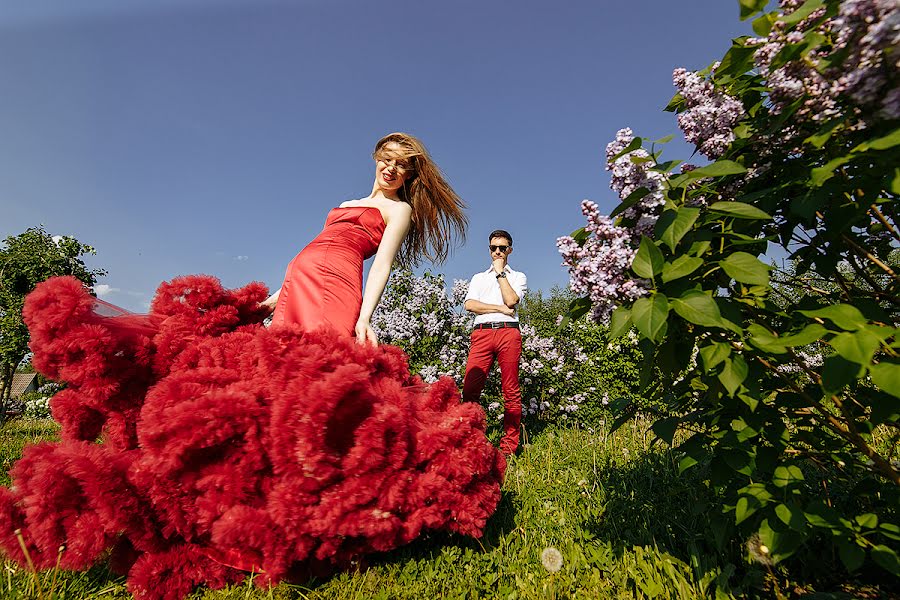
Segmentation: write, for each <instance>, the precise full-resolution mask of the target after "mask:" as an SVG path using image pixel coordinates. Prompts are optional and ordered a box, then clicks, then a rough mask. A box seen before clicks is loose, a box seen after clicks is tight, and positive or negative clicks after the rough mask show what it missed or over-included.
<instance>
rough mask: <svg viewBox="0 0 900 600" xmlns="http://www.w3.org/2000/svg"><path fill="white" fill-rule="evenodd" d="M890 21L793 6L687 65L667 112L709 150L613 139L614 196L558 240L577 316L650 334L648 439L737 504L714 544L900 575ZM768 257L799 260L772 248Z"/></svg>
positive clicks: (896, 175) (750, 5)
mask: <svg viewBox="0 0 900 600" xmlns="http://www.w3.org/2000/svg"><path fill="white" fill-rule="evenodd" d="M765 4H766V2H765V1H763V0H741V1H740V5H741V11H742V15H743V16H744V17H745V18H749V17H750V16H753V15H756V14H758V13H759V12H760V11H761V9H762V8H763V7H764V6H765ZM898 20H900V6H898V5H897V3H896V2H884V1H880V0H856V1H852V2H851V1H847V2H838V1H837V0H807V1H806V2H800V1H799V0H782V1H781V3H780V7H779V8H777V9H776V10H775V11H773V12H771V13H767V14H762V15H761V16H759V17H758V18H756V19H755V20H754V21H753V28H754V31H755V32H756V33H757V35H758V36H760V37H757V38H750V37H743V38H738V39H736V40H735V41H734V44H733V46H732V47H731V49H730V50H729V51H728V52H727V53H726V54H725V56H724V57H723V58H722V60H721V61H718V62H716V63H714V64H713V65H711V66H710V67H709V68H707V69H705V70H703V71H700V72H697V73H691V72H688V71H685V70H683V69H677V70H676V71H675V73H674V76H673V80H674V82H675V85H676V86H677V87H678V89H679V92H678V93H677V94H676V95H675V97H674V98H673V99H672V101H671V102H670V104H669V106H668V107H667V108H668V110H672V111H674V112H676V113H677V114H678V124H679V126H680V127H681V129H682V130H683V132H684V134H685V137H686V138H687V139H688V141H690V142H692V143H694V144H696V145H697V151H698V152H699V153H701V154H703V155H704V156H706V157H707V158H709V159H711V160H712V161H713V162H712V163H711V164H708V165H705V166H700V167H697V166H694V165H684V164H681V162H680V161H677V160H670V161H665V162H664V161H662V160H661V159H660V156H661V152H660V150H659V146H660V144H661V143H664V142H665V140H659V141H657V142H653V143H645V142H644V140H642V139H641V138H639V137H635V136H634V134H633V133H632V132H631V130H629V129H623V130H620V131H619V133H618V134H617V136H616V140H614V141H613V142H612V143H610V144H609V146H608V147H607V159H608V169H609V170H611V171H612V188H613V189H614V190H615V191H616V192H617V193H618V195H619V197H620V199H621V203H620V204H619V206H618V207H617V208H616V209H615V210H614V211H613V213H612V215H611V217H605V216H603V215H600V214H599V212H598V210H597V206H596V205H595V204H593V203H591V202H585V203H584V204H583V205H582V208H583V212H584V214H585V216H586V218H587V226H586V227H585V228H584V229H582V230H580V231H579V232H576V234H574V235H572V236H564V237H563V238H560V240H559V247H560V251H561V252H562V254H563V257H564V260H565V261H566V263H567V264H568V265H569V267H570V273H571V276H572V286H573V289H575V290H576V291H577V292H578V293H579V294H580V295H582V296H583V298H582V299H581V300H579V301H576V302H575V303H573V305H572V312H573V314H575V315H577V314H583V313H585V312H587V311H592V313H593V315H594V316H595V317H597V318H609V319H610V327H611V331H612V334H613V335H621V334H623V333H625V332H626V331H628V330H629V329H630V328H631V327H632V326H633V327H635V328H636V329H637V331H638V333H639V335H640V338H641V341H640V347H641V349H642V351H643V354H644V362H643V366H642V381H643V384H644V390H645V394H646V395H647V396H648V397H649V398H652V399H653V400H654V401H656V402H657V403H659V405H660V406H662V407H665V414H659V415H658V417H657V419H656V421H655V423H654V425H653V431H654V432H655V433H656V435H657V436H658V437H659V438H660V439H663V440H665V441H666V442H668V443H673V444H675V443H677V445H678V448H679V450H680V451H681V454H682V457H681V463H680V464H681V469H682V470H685V469H690V468H692V467H693V468H696V467H697V465H701V466H703V467H704V468H706V469H708V472H709V485H711V486H713V487H715V488H717V490H718V491H719V492H722V493H723V494H724V497H725V498H726V500H725V503H724V505H723V506H722V507H721V508H722V510H723V514H724V517H727V518H724V517H722V516H719V517H714V518H712V519H711V526H712V527H713V528H715V529H716V531H717V538H718V539H721V540H725V539H728V538H729V537H730V535H731V534H735V535H738V536H743V537H744V539H753V540H758V541H759V542H760V543H759V544H757V545H758V546H759V547H760V548H765V552H764V554H765V555H766V560H768V561H771V562H772V563H775V564H777V563H778V562H780V561H782V560H785V559H788V558H789V557H791V556H792V555H794V554H795V553H803V552H804V551H807V550H806V549H807V548H813V547H815V544H816V543H817V542H818V541H820V540H827V541H828V543H829V544H830V545H831V546H832V549H833V550H834V552H827V553H825V556H826V557H827V556H831V555H834V554H836V555H837V556H838V557H839V558H840V560H841V562H842V563H843V565H844V567H845V568H846V570H847V571H851V572H852V571H856V570H858V569H861V568H863V566H864V564H865V563H867V561H871V562H872V563H873V564H875V565H878V566H879V567H881V568H882V569H884V570H885V571H887V572H889V573H891V574H893V575H895V576H896V575H900V560H898V556H897V548H898V541H900V528H898V526H897V525H896V524H897V523H898V521H900V515H898V514H897V508H898V507H900V493H898V492H900V463H898V461H897V460H896V452H897V448H898V439H900V434H898V419H900V359H898V350H900V336H898V331H900V329H898V328H897V326H898V325H900V268H898V266H900V260H898V258H900V257H898V251H897V249H896V248H897V245H898V242H900V231H898V227H897V219H896V206H897V201H898V199H900V168H898V165H900V128H898V124H900V122H898V117H900V86H898V83H900V76H898V71H897V69H896V61H897V59H898V55H897V48H898V43H900V34H898V29H897V23H898ZM679 165H681V167H680V171H681V172H680V173H676V169H678V167H679ZM772 248H777V249H778V251H779V252H783V253H785V254H787V255H788V256H789V258H790V259H791V260H792V261H793V267H792V268H789V269H784V270H781V269H777V268H774V267H773V266H772V265H770V264H767V263H766V262H763V261H762V260H760V256H763V257H764V254H765V253H766V252H767V251H769V250H771V249H772ZM823 281H824V282H830V284H829V285H821V284H820V282H823ZM810 349H812V350H814V352H818V353H819V354H821V355H822V360H815V359H813V358H812V357H811V356H810V355H809V354H808V351H809V350H810ZM805 352H806V354H805ZM614 409H615V410H616V411H617V413H618V414H619V415H621V416H622V417H626V418H627V417H628V416H630V415H633V414H634V413H635V411H636V406H635V405H634V404H633V403H630V402H627V401H623V402H617V403H615V405H614ZM754 536H755V537H754ZM751 546H752V544H751ZM815 552H816V553H817V558H816V561H817V562H818V563H819V564H821V561H822V560H823V558H822V552H821V549H818V550H815ZM814 562H815V561H814Z"/></svg>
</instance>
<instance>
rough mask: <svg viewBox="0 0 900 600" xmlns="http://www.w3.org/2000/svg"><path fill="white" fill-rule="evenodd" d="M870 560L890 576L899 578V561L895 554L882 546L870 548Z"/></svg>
mask: <svg viewBox="0 0 900 600" xmlns="http://www.w3.org/2000/svg"><path fill="white" fill-rule="evenodd" d="M872 560H874V561H875V563H876V564H878V566H879V567H881V568H882V569H884V570H885V571H887V572H888V573H890V574H891V575H894V576H898V577H900V560H898V559H897V553H896V552H894V551H893V550H891V549H890V548H888V547H887V546H884V545H878V546H875V547H874V548H872Z"/></svg>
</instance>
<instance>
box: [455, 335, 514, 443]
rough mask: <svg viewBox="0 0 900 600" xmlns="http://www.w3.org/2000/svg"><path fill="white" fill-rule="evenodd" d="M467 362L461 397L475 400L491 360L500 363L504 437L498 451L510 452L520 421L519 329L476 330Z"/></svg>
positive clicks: (491, 364)
mask: <svg viewBox="0 0 900 600" xmlns="http://www.w3.org/2000/svg"><path fill="white" fill-rule="evenodd" d="M471 339H472V345H471V346H470V347H469V360H468V361H467V362H466V377H465V380H464V381H463V400H464V401H466V402H478V400H479V398H481V392H482V390H484V384H485V382H486V381H487V376H488V373H489V372H490V370H491V367H492V366H493V364H494V359H496V360H497V364H498V365H499V366H500V382H501V385H502V388H503V439H502V440H500V450H501V452H503V453H504V454H506V455H509V454H513V453H514V452H515V451H516V448H518V447H519V425H520V424H521V422H522V392H521V390H520V389H519V358H520V357H521V356H522V334H521V333H519V330H518V329H515V328H513V327H506V328H504V329H475V330H474V331H472V338H471Z"/></svg>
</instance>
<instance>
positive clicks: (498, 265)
mask: <svg viewBox="0 0 900 600" xmlns="http://www.w3.org/2000/svg"><path fill="white" fill-rule="evenodd" d="M481 264H484V263H481ZM491 267H492V268H493V269H494V273H498V274H499V273H502V272H503V269H505V268H506V258H495V259H494V262H493V263H492V264H491Z"/></svg>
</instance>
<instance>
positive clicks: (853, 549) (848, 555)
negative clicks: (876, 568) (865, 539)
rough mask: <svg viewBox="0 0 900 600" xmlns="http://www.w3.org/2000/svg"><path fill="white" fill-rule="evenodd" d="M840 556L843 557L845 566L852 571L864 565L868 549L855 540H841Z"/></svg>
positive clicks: (839, 543)
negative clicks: (861, 546)
mask: <svg viewBox="0 0 900 600" xmlns="http://www.w3.org/2000/svg"><path fill="white" fill-rule="evenodd" d="M838 556H840V557H841V562H842V563H844V567H846V568H847V570H848V571H850V572H851V573H852V572H853V571H855V570H857V569H858V568H860V567H861V566H862V565H863V562H865V560H866V551H865V550H863V549H862V548H860V547H859V546H857V545H856V544H854V543H853V542H847V541H844V540H841V541H840V542H838Z"/></svg>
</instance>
